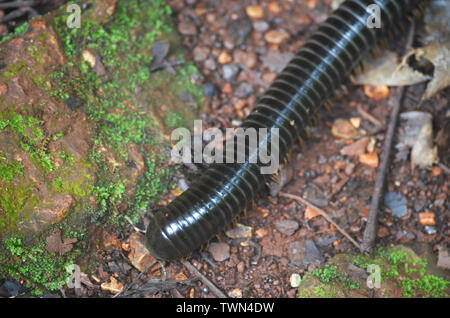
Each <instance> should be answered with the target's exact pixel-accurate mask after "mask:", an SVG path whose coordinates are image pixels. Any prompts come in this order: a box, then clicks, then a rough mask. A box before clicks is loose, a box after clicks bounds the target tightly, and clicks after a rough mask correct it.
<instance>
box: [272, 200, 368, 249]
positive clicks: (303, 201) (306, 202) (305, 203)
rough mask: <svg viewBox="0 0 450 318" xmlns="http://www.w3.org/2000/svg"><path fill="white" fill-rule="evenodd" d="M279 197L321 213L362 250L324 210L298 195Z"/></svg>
mask: <svg viewBox="0 0 450 318" xmlns="http://www.w3.org/2000/svg"><path fill="white" fill-rule="evenodd" d="M278 195H279V196H281V197H284V198H288V199H293V200H297V201H299V202H301V203H303V204H304V205H306V206H309V207H310V208H313V209H314V210H315V211H316V212H317V213H319V214H320V215H321V216H323V217H324V218H325V219H326V220H327V221H328V222H330V223H331V224H333V225H334V226H335V227H336V229H338V231H339V232H341V233H342V234H343V235H344V236H345V237H346V238H348V239H349V241H350V242H352V243H353V245H355V246H356V247H357V248H358V249H359V250H360V249H361V246H360V245H359V243H358V242H356V241H355V240H354V239H353V238H352V237H351V236H350V234H348V233H347V231H345V230H344V229H343V228H341V227H340V226H339V225H338V224H337V223H336V222H334V221H333V219H332V218H330V217H329V216H328V214H327V212H325V211H324V210H322V209H321V208H318V207H316V206H315V205H314V204H311V203H309V202H308V201H306V200H305V199H303V198H302V197H299V196H298V195H294V194H290V193H285V192H280V193H278Z"/></svg>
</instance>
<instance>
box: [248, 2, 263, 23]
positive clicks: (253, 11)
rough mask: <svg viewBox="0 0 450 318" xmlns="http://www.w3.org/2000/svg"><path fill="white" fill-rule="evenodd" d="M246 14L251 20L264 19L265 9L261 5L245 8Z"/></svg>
mask: <svg viewBox="0 0 450 318" xmlns="http://www.w3.org/2000/svg"><path fill="white" fill-rule="evenodd" d="M245 12H246V13H247V15H248V17H249V18H250V19H254V20H258V19H262V18H264V9H263V7H262V6H260V5H252V6H248V7H247V8H245Z"/></svg>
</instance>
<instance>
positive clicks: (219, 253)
mask: <svg viewBox="0 0 450 318" xmlns="http://www.w3.org/2000/svg"><path fill="white" fill-rule="evenodd" d="M208 250H209V252H210V253H211V256H212V257H213V259H214V260H215V261H216V262H223V261H225V260H227V259H228V258H230V246H229V245H228V244H225V243H211V245H210V246H209V249H208Z"/></svg>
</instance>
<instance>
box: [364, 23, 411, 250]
mask: <svg viewBox="0 0 450 318" xmlns="http://www.w3.org/2000/svg"><path fill="white" fill-rule="evenodd" d="M414 30H415V25H414V22H413V23H412V24H411V27H410V29H409V33H408V42H407V45H406V49H408V48H409V47H411V44H412V40H413V35H414ZM404 93H405V87H403V86H402V87H398V88H397V90H396V94H395V95H394V96H395V99H394V107H393V108H392V112H391V119H390V121H389V125H388V131H387V133H386V140H385V142H384V147H383V153H382V156H381V163H380V166H379V167H378V171H377V179H376V181H375V187H374V190H373V194H372V201H371V203H370V212H369V217H368V218H367V224H366V228H365V230H364V235H363V242H362V244H361V247H362V250H363V252H365V253H370V252H372V249H373V247H374V245H375V239H376V237H377V217H378V210H379V205H380V201H381V197H382V195H383V187H384V182H385V176H386V171H387V168H388V166H389V158H390V155H391V149H392V143H393V139H394V133H395V128H396V127H397V120H398V114H399V113H400V106H401V102H402V99H403V94H404Z"/></svg>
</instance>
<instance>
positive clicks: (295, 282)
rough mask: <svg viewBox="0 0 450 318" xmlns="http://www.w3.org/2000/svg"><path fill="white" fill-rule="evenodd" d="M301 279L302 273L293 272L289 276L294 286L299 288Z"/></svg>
mask: <svg viewBox="0 0 450 318" xmlns="http://www.w3.org/2000/svg"><path fill="white" fill-rule="evenodd" d="M301 281H302V277H301V276H300V274H297V273H294V274H292V275H291V277H290V278H289V282H290V283H291V287H292V288H297V287H298V286H300V282H301Z"/></svg>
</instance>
